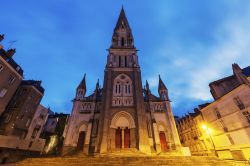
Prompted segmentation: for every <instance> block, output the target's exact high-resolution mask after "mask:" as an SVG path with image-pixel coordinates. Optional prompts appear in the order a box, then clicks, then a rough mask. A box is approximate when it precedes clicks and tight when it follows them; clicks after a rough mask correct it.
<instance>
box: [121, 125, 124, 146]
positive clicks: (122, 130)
mask: <svg viewBox="0 0 250 166" xmlns="http://www.w3.org/2000/svg"><path fill="white" fill-rule="evenodd" d="M121 130H122V149H124V128H122V129H121Z"/></svg>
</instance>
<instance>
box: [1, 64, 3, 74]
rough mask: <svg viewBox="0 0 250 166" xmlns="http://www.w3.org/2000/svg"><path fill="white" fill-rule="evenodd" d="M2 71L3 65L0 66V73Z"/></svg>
mask: <svg viewBox="0 0 250 166" xmlns="http://www.w3.org/2000/svg"><path fill="white" fill-rule="evenodd" d="M2 70H3V65H2V64H0V72H1V71H2Z"/></svg>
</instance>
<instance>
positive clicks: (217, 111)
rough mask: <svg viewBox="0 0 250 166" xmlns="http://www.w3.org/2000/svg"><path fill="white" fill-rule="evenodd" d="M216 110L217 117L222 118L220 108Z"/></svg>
mask: <svg viewBox="0 0 250 166" xmlns="http://www.w3.org/2000/svg"><path fill="white" fill-rule="evenodd" d="M214 111H215V114H216V116H217V118H218V119H220V118H221V114H220V112H219V110H218V108H215V109H214Z"/></svg>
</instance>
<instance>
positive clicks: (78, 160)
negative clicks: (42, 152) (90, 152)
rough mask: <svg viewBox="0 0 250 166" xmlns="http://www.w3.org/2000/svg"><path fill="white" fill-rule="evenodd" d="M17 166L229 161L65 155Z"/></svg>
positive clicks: (213, 164)
mask: <svg viewBox="0 0 250 166" xmlns="http://www.w3.org/2000/svg"><path fill="white" fill-rule="evenodd" d="M13 165H17V166H29V165H30V166H39V165H43V166H47V165H55V166H57V165H58V166H59V165H60V166H67V165H72V166H74V165H76V166H77V165H86V166H88V165H89V166H118V165H119V166H120V165H128V166H137V165H145V166H152V165H162V166H163V165H175V166H182V165H183V166H184V165H185V166H191V165H192V166H195V165H197V166H227V165H228V166H230V165H233V164H232V163H230V162H227V161H223V160H220V159H218V158H215V157H182V156H138V155H136V154H135V155H134V156H126V155H124V156H112V155H106V156H101V155H100V156H95V157H87V156H84V155H82V156H81V155H79V154H78V155H76V156H67V157H50V158H45V157H43V158H27V159H25V160H23V161H20V162H19V163H16V164H13Z"/></svg>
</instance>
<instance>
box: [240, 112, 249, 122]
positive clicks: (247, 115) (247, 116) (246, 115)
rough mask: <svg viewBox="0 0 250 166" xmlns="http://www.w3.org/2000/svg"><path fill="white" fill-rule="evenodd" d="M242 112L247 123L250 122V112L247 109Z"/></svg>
mask: <svg viewBox="0 0 250 166" xmlns="http://www.w3.org/2000/svg"><path fill="white" fill-rule="evenodd" d="M242 114H243V115H244V116H245V117H246V119H247V121H248V123H250V113H249V112H248V111H244V112H242Z"/></svg>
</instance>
